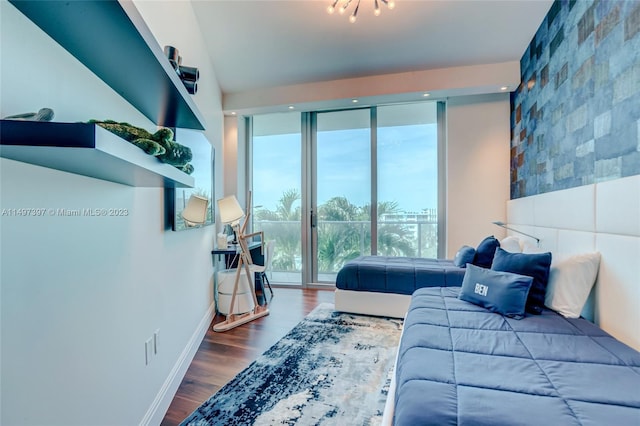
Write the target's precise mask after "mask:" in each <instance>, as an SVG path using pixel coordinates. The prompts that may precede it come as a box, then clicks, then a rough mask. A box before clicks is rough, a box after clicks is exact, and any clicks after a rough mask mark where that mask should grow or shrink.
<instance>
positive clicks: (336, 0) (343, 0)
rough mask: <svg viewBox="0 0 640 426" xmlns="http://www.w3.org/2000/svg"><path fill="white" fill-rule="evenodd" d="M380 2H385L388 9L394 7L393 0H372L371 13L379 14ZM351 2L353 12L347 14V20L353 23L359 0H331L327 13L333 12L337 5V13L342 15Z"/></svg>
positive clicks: (356, 14)
mask: <svg viewBox="0 0 640 426" xmlns="http://www.w3.org/2000/svg"><path fill="white" fill-rule="evenodd" d="M380 2H382V3H383V4H385V5H386V6H387V7H388V8H389V9H390V10H392V9H394V8H395V7H396V2H395V1H394V0H373V14H374V15H375V16H380ZM351 3H355V7H354V8H353V12H351V15H350V16H349V22H351V23H352V24H354V23H355V22H356V19H358V10H359V9H360V0H355V1H354V0H331V4H330V5H329V7H328V8H327V12H329V14H330V15H331V14H333V13H334V12H335V10H336V7H338V13H339V14H340V15H344V13H345V12H346V10H347V8H348V7H349V6H350V5H351Z"/></svg>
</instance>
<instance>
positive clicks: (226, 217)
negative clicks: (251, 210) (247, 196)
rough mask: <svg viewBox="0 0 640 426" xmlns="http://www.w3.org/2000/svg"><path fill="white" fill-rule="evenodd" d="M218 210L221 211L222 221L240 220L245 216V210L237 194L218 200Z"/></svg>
mask: <svg viewBox="0 0 640 426" xmlns="http://www.w3.org/2000/svg"><path fill="white" fill-rule="evenodd" d="M218 210H219V211H220V221H221V222H222V223H234V222H239V221H240V219H242V217H243V216H244V211H243V210H242V207H240V204H239V203H238V200H237V199H236V196H235V195H230V196H228V197H224V198H221V199H220V200H218Z"/></svg>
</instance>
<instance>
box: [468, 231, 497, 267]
mask: <svg viewBox="0 0 640 426" xmlns="http://www.w3.org/2000/svg"><path fill="white" fill-rule="evenodd" d="M498 247H500V241H498V240H497V239H496V237H494V236H493V235H492V236H490V237H487V238H485V239H484V240H482V241H481V242H480V244H478V248H476V257H475V258H474V259H473V264H474V265H476V266H481V267H483V268H491V262H492V261H493V255H494V254H495V252H496V249H497V248H498Z"/></svg>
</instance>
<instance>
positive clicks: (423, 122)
mask: <svg viewBox="0 0 640 426" xmlns="http://www.w3.org/2000/svg"><path fill="white" fill-rule="evenodd" d="M443 114H444V106H443V104H438V103H436V102H421V103H415V104H401V105H400V104H399V105H385V106H378V107H370V108H361V109H352V110H340V111H327V112H311V113H293V112H291V113H279V114H265V115H256V116H253V117H251V118H249V119H248V120H249V123H250V126H249V129H250V131H249V132H248V135H249V144H248V146H249V150H248V152H249V166H248V171H249V179H248V182H249V185H250V187H251V189H252V191H253V199H254V202H253V209H254V210H253V228H254V230H263V231H264V232H265V235H266V238H267V239H275V240H276V243H275V247H276V248H275V255H274V259H273V264H272V277H271V278H270V280H271V281H272V282H274V283H277V284H289V285H306V284H308V283H314V284H321V285H333V284H334V283H335V277H336V275H337V272H338V271H339V270H340V268H341V267H342V265H344V263H345V262H347V261H349V260H351V259H353V258H355V257H357V256H360V255H371V254H373V255H375V254H377V255H385V256H410V257H430V258H436V257H438V256H439V254H440V251H441V247H440V245H439V244H438V240H439V238H440V237H442V235H441V234H442V232H439V229H442V228H443V226H442V225H443V224H442V221H439V217H441V216H442V213H441V212H439V207H441V206H442V205H443V203H442V202H441V201H440V199H439V197H440V196H441V195H442V191H441V190H439V184H441V181H442V180H441V179H439V167H438V164H439V152H440V151H441V150H439V149H438V147H439V145H440V143H441V139H442V136H441V135H440V134H439V133H438V127H439V126H438V122H439V120H438V117H440V120H443ZM440 122H442V121H440ZM440 127H441V128H443V126H440ZM439 141H440V142H439ZM439 249H440V250H439Z"/></svg>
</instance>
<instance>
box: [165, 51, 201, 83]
mask: <svg viewBox="0 0 640 426" xmlns="http://www.w3.org/2000/svg"><path fill="white" fill-rule="evenodd" d="M164 54H165V55H166V56H167V59H169V63H170V64H171V66H172V67H173V69H174V70H175V72H176V73H177V74H178V76H179V77H180V80H182V84H184V87H186V88H187V92H189V93H190V94H192V95H195V94H196V92H197V91H198V80H199V79H200V71H199V70H198V68H196V67H188V66H185V65H182V56H180V53H179V52H178V49H176V48H175V47H173V46H165V47H164Z"/></svg>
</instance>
